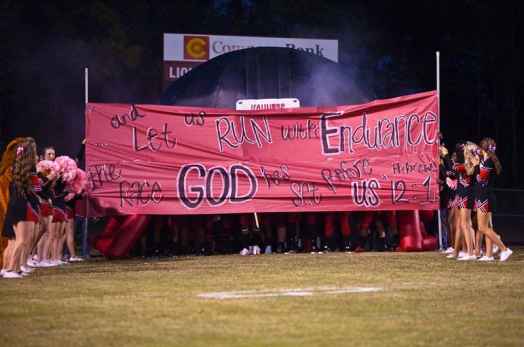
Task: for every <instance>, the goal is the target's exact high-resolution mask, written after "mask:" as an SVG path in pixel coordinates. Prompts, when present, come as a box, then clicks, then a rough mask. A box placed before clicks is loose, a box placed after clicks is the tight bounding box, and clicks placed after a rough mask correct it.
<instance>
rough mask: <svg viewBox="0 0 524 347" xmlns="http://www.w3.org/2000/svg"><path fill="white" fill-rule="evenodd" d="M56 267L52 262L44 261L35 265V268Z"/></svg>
mask: <svg viewBox="0 0 524 347" xmlns="http://www.w3.org/2000/svg"><path fill="white" fill-rule="evenodd" d="M53 266H56V265H55V264H54V263H52V262H51V261H50V260H42V261H39V262H38V263H36V264H35V267H53Z"/></svg>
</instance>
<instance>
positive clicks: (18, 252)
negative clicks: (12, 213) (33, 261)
mask: <svg viewBox="0 0 524 347" xmlns="http://www.w3.org/2000/svg"><path fill="white" fill-rule="evenodd" d="M34 227H35V223H34V222H26V221H20V222H18V223H17V224H16V225H15V226H14V229H15V234H16V239H15V249H14V252H13V257H12V264H11V265H10V269H11V270H13V271H16V272H20V270H21V269H20V266H22V265H24V264H25V262H26V261H27V258H26V259H25V260H24V259H22V257H23V256H24V255H25V252H24V251H25V249H26V248H28V247H29V244H30V241H31V233H32V232H33V230H34Z"/></svg>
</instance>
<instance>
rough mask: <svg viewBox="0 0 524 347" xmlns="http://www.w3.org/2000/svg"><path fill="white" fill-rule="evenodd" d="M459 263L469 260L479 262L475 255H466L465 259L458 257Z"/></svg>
mask: <svg viewBox="0 0 524 347" xmlns="http://www.w3.org/2000/svg"><path fill="white" fill-rule="evenodd" d="M457 260H458V261H468V260H477V257H476V256H474V255H467V254H466V255H465V256H463V257H458V258H457Z"/></svg>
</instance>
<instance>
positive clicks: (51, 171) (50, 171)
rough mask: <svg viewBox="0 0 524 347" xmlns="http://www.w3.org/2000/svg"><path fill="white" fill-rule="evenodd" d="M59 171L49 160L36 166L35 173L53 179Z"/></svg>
mask: <svg viewBox="0 0 524 347" xmlns="http://www.w3.org/2000/svg"><path fill="white" fill-rule="evenodd" d="M59 170H60V167H59V165H58V164H57V163H55V162H54V161H51V160H41V161H39V162H38V164H36V171H37V172H41V173H42V174H43V175H44V176H46V177H47V178H48V179H54V178H55V177H56V175H57V174H58V171H59Z"/></svg>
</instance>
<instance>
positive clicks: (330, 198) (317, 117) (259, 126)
mask: <svg viewBox="0 0 524 347" xmlns="http://www.w3.org/2000/svg"><path fill="white" fill-rule="evenodd" d="M86 124H87V146H86V158H87V171H88V175H89V181H90V192H89V196H90V201H91V204H92V205H94V206H95V207H96V210H97V211H98V213H99V214H166V215H168V214H215V213H246V212H255V211H256V212H299V211H354V210H412V209H436V208H438V198H439V197H438V185H437V179H438V131H439V117H438V111H437V95H436V93H435V92H427V93H421V94H415V95H409V96H403V97H398V98H394V99H388V100H377V101H373V102H371V103H368V104H363V105H349V106H336V107H325V108H299V109H289V110H275V111H250V112H246V111H242V112H240V111H234V110H230V109H213V108H195V107H180V106H159V105H123V104H98V103H90V104H88V106H87V108H86Z"/></svg>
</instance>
